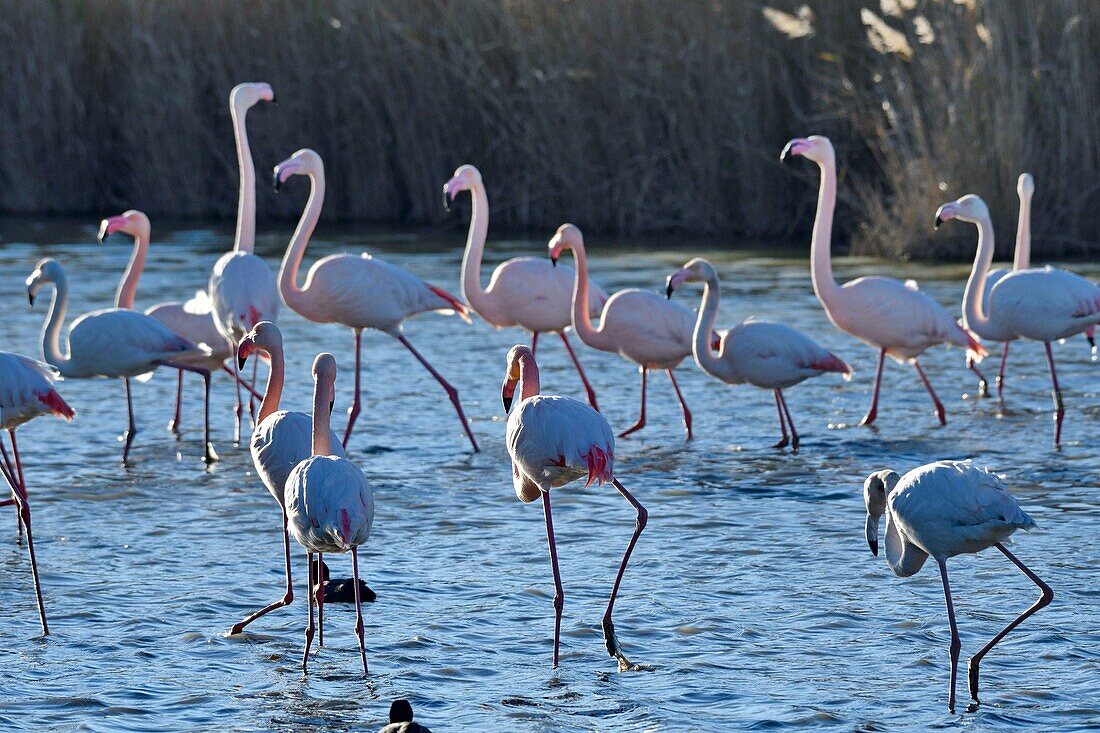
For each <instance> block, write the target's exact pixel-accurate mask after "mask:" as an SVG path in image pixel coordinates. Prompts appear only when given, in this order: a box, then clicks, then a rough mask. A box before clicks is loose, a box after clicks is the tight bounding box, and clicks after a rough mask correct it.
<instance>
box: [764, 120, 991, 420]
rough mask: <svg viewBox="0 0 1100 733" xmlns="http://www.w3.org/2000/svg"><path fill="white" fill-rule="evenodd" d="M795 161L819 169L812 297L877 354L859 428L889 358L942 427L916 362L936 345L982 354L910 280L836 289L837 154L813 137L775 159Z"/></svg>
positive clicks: (874, 280) (862, 281)
mask: <svg viewBox="0 0 1100 733" xmlns="http://www.w3.org/2000/svg"><path fill="white" fill-rule="evenodd" d="M796 156H801V157H803V158H808V159H810V160H812V161H813V162H815V163H817V165H818V167H819V168H820V169H821V188H820V190H819V192H818V201H817V217H816V219H814V229H813V239H812V243H811V245H810V258H811V260H812V266H811V271H810V273H811V276H812V280H813V285H814V293H815V294H816V295H817V299H818V300H819V301H821V305H822V307H824V308H825V313H826V314H827V315H828V316H829V320H830V321H832V322H833V325H835V326H836V327H837V328H839V329H840V330H841V331H846V332H848V333H850V334H852V335H853V336H855V337H856V338H858V339H860V340H862V341H865V342H866V343H868V344H870V345H871V346H874V347H875V348H876V349H878V352H879V353H878V367H877V368H876V370H875V387H874V391H873V393H872V395H871V407H870V409H869V410H868V411H867V414H866V415H865V416H864V417H863V420H862V421H860V425H870V424H871V423H873V422H874V421H875V418H876V417H877V416H878V397H879V388H880V387H881V385H882V366H883V362H884V361H885V359H886V357H887V356H890V357H893V358H894V359H895V360H896V361H898V362H903V361H908V362H909V363H911V364H912V365H913V368H914V369H915V370H916V372H917V376H918V377H920V380H921V383H922V384H924V387H925V389H927V390H928V394H929V395H930V396H931V397H932V404H933V405H934V406H935V409H936V417H937V418H938V419H939V421H940V425H946V424H947V416H946V414H945V412H944V409H943V403H942V402H940V398H939V397H937V396H936V392H935V390H933V389H932V383H931V382H929V381H928V377H927V376H925V374H924V370H923V369H922V368H921V365H920V362H919V361H918V360H917V357H919V356H920V355H921V354H923V353H924V352H925V351H927V350H928V349H929V348H931V347H933V346H936V345H937V344H952V345H955V346H959V347H962V348H964V349H966V350H967V353H968V354H969V356H970V358H971V359H973V360H974V361H981V359H982V357H983V356H985V353H986V352H985V349H984V348H982V345H981V343H980V342H979V341H978V339H977V337H976V336H975V335H974V334H973V333H971V332H970V331H968V330H966V329H964V328H963V327H961V326H960V325H959V324H957V323H955V321H954V320H953V319H952V318H951V315H950V314H949V313H948V312H947V310H946V309H945V308H944V307H943V306H942V305H940V304H939V303H937V302H936V301H935V300H933V299H932V298H931V297H929V296H928V295H926V294H924V293H922V292H921V291H920V290H919V289H917V284H916V283H915V282H914V281H912V280H909V281H907V282H905V283H902V282H901V281H900V280H895V279H893V278H889V277H861V278H857V279H855V280H852V281H851V282H847V283H845V284H844V285H839V284H837V281H836V279H835V278H834V277H833V266H832V259H831V255H830V252H829V245H830V239H831V238H832V232H833V210H834V209H835V208H836V153H835V152H834V151H833V144H832V143H831V142H829V139H828V138H826V137H822V136H820V135H813V136H811V137H799V138H795V139H794V140H791V141H790V142H788V143H787V146H786V147H785V148H783V153H782V154H781V155H780V156H779V158H780V160H782V161H786V160H787V159H788V158H792V157H796Z"/></svg>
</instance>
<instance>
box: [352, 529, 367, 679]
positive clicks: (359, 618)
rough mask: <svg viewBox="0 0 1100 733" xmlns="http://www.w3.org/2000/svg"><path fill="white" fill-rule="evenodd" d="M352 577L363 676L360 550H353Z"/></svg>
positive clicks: (364, 657) (365, 663)
mask: <svg viewBox="0 0 1100 733" xmlns="http://www.w3.org/2000/svg"><path fill="white" fill-rule="evenodd" d="M351 577H352V580H353V582H354V583H355V586H354V588H355V634H356V635H357V636H358V637H359V654H360V656H362V657H363V674H368V672H367V643H366V641H365V640H364V639H363V603H362V601H360V599H359V548H358V547H353V548H351Z"/></svg>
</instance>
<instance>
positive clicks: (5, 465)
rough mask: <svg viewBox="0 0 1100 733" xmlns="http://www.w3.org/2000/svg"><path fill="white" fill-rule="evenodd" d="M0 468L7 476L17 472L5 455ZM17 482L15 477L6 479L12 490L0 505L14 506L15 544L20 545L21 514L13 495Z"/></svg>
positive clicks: (21, 542)
mask: <svg viewBox="0 0 1100 733" xmlns="http://www.w3.org/2000/svg"><path fill="white" fill-rule="evenodd" d="M0 469H3V471H4V476H5V477H6V476H8V475H9V474H10V475H12V476H13V477H14V476H15V475H16V474H17V471H16V470H15V467H14V466H12V465H11V464H10V463H7V455H5V456H4V463H3V464H0ZM17 482H18V483H21V482H19V481H18V480H17V479H13V480H11V481H8V483H9V484H10V485H11V486H12V487H13V488H12V490H11V498H10V499H4V500H3V501H0V506H12V505H13V506H15V529H16V532H17V533H18V534H17V536H16V539H15V544H17V545H22V544H23V515H22V513H21V512H20V511H19V502H18V500H17V497H16V495H15V488H14V487H15V485H16V483H17Z"/></svg>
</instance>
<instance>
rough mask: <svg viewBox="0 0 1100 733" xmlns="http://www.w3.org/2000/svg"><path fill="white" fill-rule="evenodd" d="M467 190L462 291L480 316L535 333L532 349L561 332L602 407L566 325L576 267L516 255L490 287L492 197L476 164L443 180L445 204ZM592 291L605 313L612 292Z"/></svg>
mask: <svg viewBox="0 0 1100 733" xmlns="http://www.w3.org/2000/svg"><path fill="white" fill-rule="evenodd" d="M462 191H469V192H470V198H471V201H472V203H473V214H472V215H471V216H470V233H469V235H468V237H467V239H466V252H465V253H464V254H463V256H462V296H463V297H464V298H466V302H467V303H469V304H470V307H471V308H473V310H474V311H475V312H477V314H478V315H479V316H481V317H482V318H483V319H484V320H485V321H486V322H487V323H489V324H490V325H492V326H494V327H496V328H504V327H505V326H519V327H520V328H523V329H525V330H527V331H530V332H531V351H532V353H533V352H534V351H535V350H536V349H537V348H538V342H539V334H540V333H556V334H558V335H559V336H560V337H561V340H562V343H563V344H564V345H565V350H566V351H567V352H569V358H570V359H571V360H572V361H573V366H574V368H576V370H577V374H578V375H579V376H580V378H581V383H582V384H584V390H585V392H586V393H587V394H588V404H590V405H592V407H593V408H595V409H597V410H599V409H600V406H599V405H598V404H597V402H596V392H595V391H594V390H593V389H592V385H591V384H590V383H589V381H588V377H587V376H586V375H585V373H584V369H583V368H581V363H580V361H579V360H578V359H577V354H576V352H574V351H573V346H572V344H570V343H569V338H568V337H567V336H566V335H565V330H566V329H567V328H568V327H569V326H570V325H572V319H571V315H570V311H571V308H572V304H573V303H572V301H573V268H571V267H566V266H564V265H563V266H561V267H553V266H552V265H551V264H550V263H548V262H547V261H546V260H544V259H542V258H540V257H513V258H512V259H510V260H507V261H505V262H502V263H501V264H499V265H497V268H496V269H495V270H493V276H492V277H491V278H490V279H489V287H488V289H483V288H482V287H481V258H482V254H483V253H484V251H485V234H486V232H487V231H488V229H489V198H488V197H487V196H486V194H485V184H484V183H482V180H481V172H480V171H478V169H477V168H475V167H474V166H472V165H463V166H460V167H459V168H458V170H456V171H455V174H454V176H453V177H452V178H451V179H450V180H449V181H447V182H446V183H445V184H443V206H444V208H446V209H447V210H448V211H449V210H450V204H451V202H453V201H454V200H455V197H456V196H458V194H459V193H460V192H462ZM590 288H591V289H590V290H589V293H588V313H589V316H591V317H596V316H599V314H600V312H601V311H603V307H604V304H605V303H606V302H607V293H605V292H604V291H603V290H601V289H600V287H599V286H597V285H591V286H590Z"/></svg>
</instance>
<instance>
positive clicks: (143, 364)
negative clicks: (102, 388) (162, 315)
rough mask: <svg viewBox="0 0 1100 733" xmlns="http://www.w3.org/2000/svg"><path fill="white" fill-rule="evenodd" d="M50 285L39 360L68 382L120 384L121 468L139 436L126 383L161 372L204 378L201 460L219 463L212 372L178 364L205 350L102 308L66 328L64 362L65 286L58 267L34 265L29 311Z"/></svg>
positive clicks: (134, 316)
mask: <svg viewBox="0 0 1100 733" xmlns="http://www.w3.org/2000/svg"><path fill="white" fill-rule="evenodd" d="M50 283H52V284H53V286H54V293H53V300H52V302H51V303H50V311H49V314H48V315H47V316H46V322H45V324H44V325H43V327H42V358H43V359H44V360H45V361H47V362H49V363H50V364H52V365H53V366H54V367H55V368H56V369H57V370H58V372H60V373H61V375H62V376H64V377H66V378H71V379H86V378H90V377H113V378H120V379H122V380H123V382H124V384H125V385H126V410H127V413H128V415H129V423H128V427H127V429H126V434H125V435H124V436H123V438H124V440H125V446H124V447H123V449H122V463H123V464H124V465H125V464H126V461H127V459H128V458H129V456H130V446H131V444H132V443H133V442H134V436H135V435H136V434H137V425H136V424H135V423H134V405H133V401H132V400H131V398H130V379H129V378H130V377H138V378H139V379H140V380H142V381H144V380H146V379H148V378H149V377H150V376H151V375H152V373H153V371H154V370H156V368H157V367H161V366H166V367H171V368H173V369H183V370H185V371H189V372H195V373H196V374H199V375H201V376H202V378H203V382H204V383H205V385H206V398H205V404H206V411H205V423H206V424H205V429H204V432H203V443H204V449H203V460H204V461H205V462H207V463H211V462H213V461H216V460H218V456H217V454H216V453H215V452H214V447H213V446H212V445H211V444H210V372H208V371H207V370H206V369H202V368H200V367H194V366H190V365H189V364H188V363H181V360H184V362H186V361H187V360H191V359H195V358H198V356H199V355H200V354H205V353H206V350H205V349H203V348H201V347H199V346H196V345H195V344H193V343H191V342H190V341H187V340H186V339H184V338H181V337H179V336H177V335H176V334H174V333H172V332H171V331H170V330H168V328H166V327H165V326H164V325H162V324H161V323H159V322H158V321H156V320H154V319H153V318H150V317H149V316H147V315H145V314H143V313H137V312H135V311H132V310H129V309H125V308H104V309H103V310H98V311H92V312H91V313H85V314H84V315H82V316H80V317H79V318H77V319H76V320H75V321H73V323H72V325H71V326H70V328H69V336H68V339H67V340H68V352H69V354H68V356H66V355H65V354H63V353H62V352H61V347H60V345H59V339H60V335H61V327H62V324H63V323H64V321H65V312H66V310H68V307H69V280H68V277H67V276H66V275H65V270H64V268H63V267H61V263H60V262H58V261H57V260H53V259H49V258H47V259H44V260H40V261H39V262H38V264H37V265H36V266H35V268H34V272H32V273H31V274H30V276H29V277H28V278H27V299H28V300H29V301H30V303H31V305H32V306H33V305H34V298H35V296H36V295H37V294H38V291H39V289H40V288H41V287H42V286H43V285H46V284H50Z"/></svg>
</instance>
